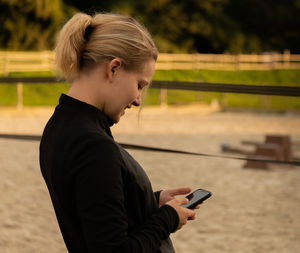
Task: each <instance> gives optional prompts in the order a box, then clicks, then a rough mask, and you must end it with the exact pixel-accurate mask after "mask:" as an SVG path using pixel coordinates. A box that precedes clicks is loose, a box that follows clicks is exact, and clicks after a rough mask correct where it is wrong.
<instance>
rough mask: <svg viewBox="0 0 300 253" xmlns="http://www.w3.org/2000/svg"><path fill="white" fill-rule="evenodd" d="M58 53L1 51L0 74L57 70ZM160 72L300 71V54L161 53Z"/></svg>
mask: <svg viewBox="0 0 300 253" xmlns="http://www.w3.org/2000/svg"><path fill="white" fill-rule="evenodd" d="M54 57H55V55H54V52H52V51H42V52H15V51H0V74H4V75H5V76H6V75H8V74H9V73H10V72H26V71H30V72H35V71H54V69H55V68H54ZM156 69H158V70H163V69H165V70H169V69H219V70H270V69H300V54H290V52H289V50H285V51H284V53H283V54H279V53H268V54H260V55H258V54H238V55H230V54H159V56H158V60H157V64H156Z"/></svg>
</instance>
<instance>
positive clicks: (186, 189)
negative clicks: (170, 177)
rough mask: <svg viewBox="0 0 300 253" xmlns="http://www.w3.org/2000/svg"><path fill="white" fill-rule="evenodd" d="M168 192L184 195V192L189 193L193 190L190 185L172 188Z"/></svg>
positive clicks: (173, 194)
mask: <svg viewBox="0 0 300 253" xmlns="http://www.w3.org/2000/svg"><path fill="white" fill-rule="evenodd" d="M168 192H169V193H170V194H171V195H172V196H175V195H183V194H188V193H190V192H191V188H190V187H181V188H176V189H170V190H168Z"/></svg>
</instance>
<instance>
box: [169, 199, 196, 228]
mask: <svg viewBox="0 0 300 253" xmlns="http://www.w3.org/2000/svg"><path fill="white" fill-rule="evenodd" d="M187 203H188V199H186V198H184V197H181V198H176V199H175V198H174V199H172V200H170V201H168V202H167V203H166V205H169V206H171V207H173V208H174V209H175V211H176V212H177V215H178V218H179V224H178V227H177V229H176V231H177V230H179V229H181V228H182V226H183V225H185V224H186V223H187V221H188V220H194V219H195V211H194V210H190V209H187V208H184V207H182V206H181V205H184V204H187Z"/></svg>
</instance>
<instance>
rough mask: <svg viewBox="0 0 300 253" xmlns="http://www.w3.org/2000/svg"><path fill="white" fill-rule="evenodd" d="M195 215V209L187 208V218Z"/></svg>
mask: <svg viewBox="0 0 300 253" xmlns="http://www.w3.org/2000/svg"><path fill="white" fill-rule="evenodd" d="M195 215H196V213H195V211H193V210H189V213H188V217H189V218H192V217H193V216H195Z"/></svg>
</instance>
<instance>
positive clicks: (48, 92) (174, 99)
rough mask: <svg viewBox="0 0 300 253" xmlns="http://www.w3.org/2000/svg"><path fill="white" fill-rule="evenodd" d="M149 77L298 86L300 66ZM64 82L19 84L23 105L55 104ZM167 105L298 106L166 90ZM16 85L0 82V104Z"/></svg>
mask: <svg viewBox="0 0 300 253" xmlns="http://www.w3.org/2000/svg"><path fill="white" fill-rule="evenodd" d="M52 75H54V74H53V73H51V72H38V73H37V72H26V73H10V76H12V77H23V76H24V77H32V76H52ZM153 80H168V81H205V82H214V83H232V84H252V85H277V86H298V87H299V86H300V70H273V71H218V70H157V71H156V72H155V75H154V77H153ZM68 87H69V85H68V84H66V83H59V84H26V85H24V86H23V103H24V105H25V106H36V105H39V106H40V105H56V104H57V102H58V98H59V96H60V94H61V93H65V92H67V90H68ZM167 94H168V96H167V103H168V104H169V105H175V104H187V103H195V102H200V101H201V102H205V103H210V102H211V101H212V100H214V99H216V100H218V101H219V102H220V103H221V104H223V105H226V107H227V108H249V109H267V110H275V111H286V110H300V99H299V98H297V97H279V96H262V95H249V94H233V93H228V94H224V93H217V92H199V91H184V90H168V92H167ZM16 102H17V97H16V85H15V84H13V85H8V84H0V105H5V106H13V105H16ZM159 103H160V91H159V90H158V89H148V91H147V97H146V100H145V105H158V104H159Z"/></svg>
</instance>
